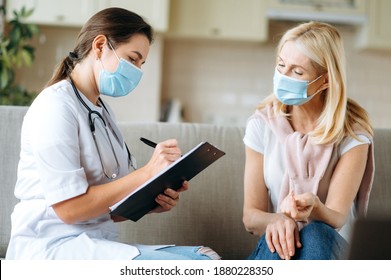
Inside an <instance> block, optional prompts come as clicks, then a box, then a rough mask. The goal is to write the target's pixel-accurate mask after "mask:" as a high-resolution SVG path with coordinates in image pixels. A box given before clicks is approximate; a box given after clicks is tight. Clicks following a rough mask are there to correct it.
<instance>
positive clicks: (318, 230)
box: [248, 222, 348, 260]
mask: <svg viewBox="0 0 391 280" xmlns="http://www.w3.org/2000/svg"><path fill="white" fill-rule="evenodd" d="M300 242H301V244H302V247H301V248H296V249H295V255H294V256H293V257H292V259H293V260H338V259H342V258H343V257H345V256H346V250H347V249H348V243H347V242H346V240H345V239H343V237H342V236H341V235H339V234H338V232H337V231H336V230H335V229H333V228H332V227H330V226H329V225H327V224H325V223H322V222H311V223H310V224H308V225H307V226H305V227H304V228H303V229H302V230H301V231H300ZM248 259H249V260H281V258H280V256H279V255H278V254H277V253H276V252H274V253H272V252H270V250H269V248H268V246H267V243H266V240H265V235H263V236H262V237H261V239H260V240H259V242H258V245H257V247H256V248H255V250H254V251H253V252H252V254H251V255H250V256H249V257H248Z"/></svg>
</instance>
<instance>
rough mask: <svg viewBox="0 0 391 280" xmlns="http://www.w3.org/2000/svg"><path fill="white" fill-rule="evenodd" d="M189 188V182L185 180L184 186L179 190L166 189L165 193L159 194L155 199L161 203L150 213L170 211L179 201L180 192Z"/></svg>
mask: <svg viewBox="0 0 391 280" xmlns="http://www.w3.org/2000/svg"><path fill="white" fill-rule="evenodd" d="M188 189H189V182H188V181H184V182H183V184H182V187H181V188H179V189H178V190H177V191H174V190H173V189H166V190H165V191H164V194H159V195H158V196H157V197H156V198H155V201H156V202H157V204H159V205H158V206H157V207H156V208H155V209H153V210H152V211H151V212H150V213H162V212H166V211H170V210H171V209H172V208H174V207H175V206H176V205H177V203H178V202H179V193H180V192H183V191H186V190H188Z"/></svg>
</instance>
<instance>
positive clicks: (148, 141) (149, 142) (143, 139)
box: [140, 137, 157, 148]
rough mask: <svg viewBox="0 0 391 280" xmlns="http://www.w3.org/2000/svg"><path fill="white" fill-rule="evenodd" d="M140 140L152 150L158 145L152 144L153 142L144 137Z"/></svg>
mask: <svg viewBox="0 0 391 280" xmlns="http://www.w3.org/2000/svg"><path fill="white" fill-rule="evenodd" d="M140 140H141V142H143V143H145V144H147V145H148V146H150V147H152V148H156V145H157V144H156V143H155V142H152V141H151V140H148V139H146V138H144V137H140Z"/></svg>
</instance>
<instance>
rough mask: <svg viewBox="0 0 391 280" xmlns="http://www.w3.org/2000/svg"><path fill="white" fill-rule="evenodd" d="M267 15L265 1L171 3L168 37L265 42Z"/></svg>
mask: <svg viewBox="0 0 391 280" xmlns="http://www.w3.org/2000/svg"><path fill="white" fill-rule="evenodd" d="M265 12H266V1H263V0H240V1H237V0H213V1H211V0H171V4H170V24H169V32H168V35H169V36H170V37H180V38H208V39H228V40H248V41H265V40H266V39H267V30H268V22H267V19H266V16H265Z"/></svg>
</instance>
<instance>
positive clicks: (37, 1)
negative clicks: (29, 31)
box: [7, 0, 169, 32]
mask: <svg viewBox="0 0 391 280" xmlns="http://www.w3.org/2000/svg"><path fill="white" fill-rule="evenodd" d="M23 6H25V7H26V8H29V9H30V8H34V12H33V14H32V15H31V16H30V17H29V18H28V19H27V21H28V22H31V23H35V24H41V25H57V26H75V27H81V26H83V24H84V23H85V22H86V21H87V20H88V19H89V18H90V17H91V16H92V15H93V14H95V13H96V12H98V11H100V10H102V9H104V8H108V7H114V6H115V7H122V8H125V9H128V10H131V11H134V12H136V13H138V14H140V15H141V16H143V17H144V18H145V19H146V20H147V21H148V22H149V23H150V24H151V25H152V26H153V27H154V29H155V31H157V32H164V31H166V30H167V28H168V27H167V26H168V10H169V0H142V1H141V0H65V1H53V0H8V1H7V10H8V12H7V16H8V19H10V18H11V17H12V11H13V10H15V9H16V10H20V8H21V7H23Z"/></svg>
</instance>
